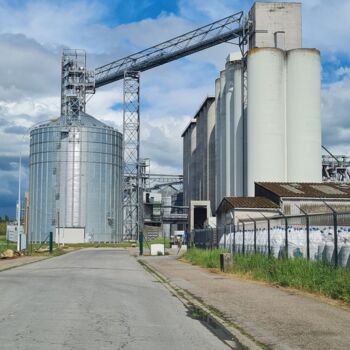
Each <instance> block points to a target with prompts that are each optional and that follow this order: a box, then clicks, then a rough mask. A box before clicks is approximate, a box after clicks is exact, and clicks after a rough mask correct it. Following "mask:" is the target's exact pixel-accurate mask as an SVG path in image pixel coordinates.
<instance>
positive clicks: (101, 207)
mask: <svg viewBox="0 0 350 350" xmlns="http://www.w3.org/2000/svg"><path fill="white" fill-rule="evenodd" d="M90 118H91V117H90ZM82 120H83V123H84V118H82ZM96 124H98V125H93V126H92V125H75V126H70V127H62V126H60V125H58V124H55V123H50V124H46V125H44V126H40V127H38V128H36V129H33V130H32V132H31V147H30V193H31V205H30V233H31V234H32V240H33V241H42V240H44V239H45V238H46V236H47V235H48V232H50V231H52V232H54V231H55V225H56V224H55V225H53V224H52V220H56V221H57V212H59V213H60V227H61V230H63V227H66V228H69V227H84V228H85V237H86V239H87V238H89V237H90V239H91V240H94V241H112V242H115V241H120V240H121V238H122V236H121V234H122V226H121V225H122V222H121V220H122V215H121V210H122V209H121V176H122V156H121V155H122V153H121V147H122V141H121V140H122V135H121V134H120V133H119V132H118V131H116V130H114V129H111V128H109V127H107V126H104V125H103V124H102V123H99V122H97V121H96ZM61 131H67V132H68V137H67V138H64V139H62V140H59V138H60V137H61ZM43 135H45V136H43ZM58 136H59V138H58ZM54 168H56V169H57V170H56V175H54ZM56 178H57V179H56ZM56 181H57V183H56ZM56 191H57V192H58V195H59V200H57V201H56V200H55V195H56ZM56 202H57V203H56Z"/></svg>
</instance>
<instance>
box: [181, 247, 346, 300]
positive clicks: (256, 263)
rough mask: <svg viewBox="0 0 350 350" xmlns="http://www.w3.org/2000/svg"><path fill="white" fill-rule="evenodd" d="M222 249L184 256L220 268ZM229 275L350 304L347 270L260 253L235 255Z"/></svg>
mask: <svg viewBox="0 0 350 350" xmlns="http://www.w3.org/2000/svg"><path fill="white" fill-rule="evenodd" d="M222 252H223V250H221V249H213V250H202V249H196V248H193V249H189V250H188V251H187V252H186V253H185V254H184V256H183V258H184V259H186V260H188V261H190V262H191V263H192V264H195V265H200V266H203V267H207V268H219V263H220V254H221V253H222ZM232 272H233V273H238V274H241V275H245V276H249V277H250V278H252V279H255V280H261V281H267V282H271V283H273V284H277V285H280V286H283V287H293V288H297V289H300V290H304V291H308V292H313V293H320V294H323V295H326V296H328V297H331V298H333V299H339V300H342V301H345V302H347V303H350V270H349V269H345V268H335V267H333V266H331V265H329V264H326V263H324V262H317V261H307V260H306V259H303V258H294V259H276V258H273V257H268V256H266V255H261V254H248V255H243V254H234V255H233V265H232Z"/></svg>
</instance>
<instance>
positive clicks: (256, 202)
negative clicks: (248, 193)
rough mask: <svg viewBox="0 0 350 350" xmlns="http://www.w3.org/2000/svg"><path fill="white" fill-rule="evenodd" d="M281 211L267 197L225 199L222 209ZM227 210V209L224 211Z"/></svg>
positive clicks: (220, 207)
mask: <svg viewBox="0 0 350 350" xmlns="http://www.w3.org/2000/svg"><path fill="white" fill-rule="evenodd" d="M224 208H226V209H256V210H260V209H279V206H278V205H277V204H276V203H274V202H272V201H271V200H269V199H267V198H265V197H225V198H224V199H223V200H222V201H221V203H220V205H219V208H218V211H219V210H220V209H224ZM224 210H225V209H224Z"/></svg>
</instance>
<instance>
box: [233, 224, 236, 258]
mask: <svg viewBox="0 0 350 350" xmlns="http://www.w3.org/2000/svg"><path fill="white" fill-rule="evenodd" d="M233 251H234V252H235V253H236V225H235V224H233Z"/></svg>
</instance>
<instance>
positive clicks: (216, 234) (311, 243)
mask: <svg viewBox="0 0 350 350" xmlns="http://www.w3.org/2000/svg"><path fill="white" fill-rule="evenodd" d="M191 245H192V246H195V247H198V248H203V249H212V248H219V247H220V248H224V249H227V250H229V251H231V252H235V253H242V254H251V253H260V254H266V255H268V256H273V257H275V258H293V257H304V258H306V259H308V260H317V261H325V262H328V263H330V264H333V265H335V266H341V267H349V268H350V213H338V212H335V211H334V212H332V213H324V214H305V215H297V216H275V217H263V218H259V219H252V218H250V219H245V220H240V221H238V224H236V225H233V224H230V223H228V224H226V225H225V226H223V227H218V228H207V229H202V230H194V231H193V232H192V233H191Z"/></svg>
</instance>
